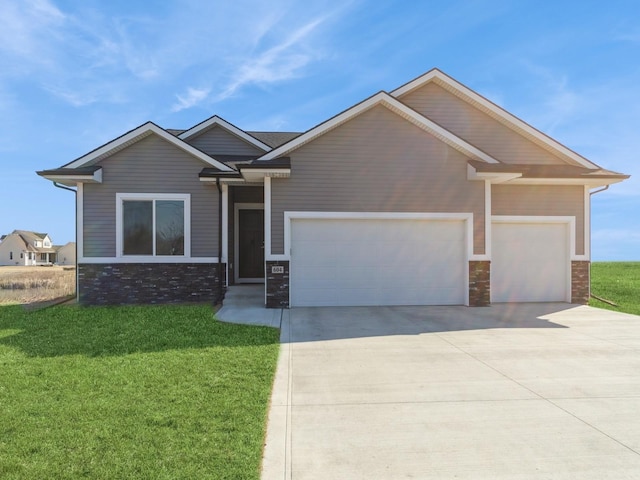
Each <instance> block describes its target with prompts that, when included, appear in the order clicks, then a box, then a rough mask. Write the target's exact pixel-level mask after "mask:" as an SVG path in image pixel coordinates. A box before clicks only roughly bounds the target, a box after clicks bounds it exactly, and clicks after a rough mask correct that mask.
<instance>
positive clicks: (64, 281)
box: [0, 266, 76, 305]
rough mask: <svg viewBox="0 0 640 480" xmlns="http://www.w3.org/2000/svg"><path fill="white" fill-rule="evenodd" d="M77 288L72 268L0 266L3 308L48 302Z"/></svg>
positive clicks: (0, 293) (1, 303)
mask: <svg viewBox="0 0 640 480" xmlns="http://www.w3.org/2000/svg"><path fill="white" fill-rule="evenodd" d="M75 289H76V271H75V268H73V267H61V266H53V267H0V305H11V304H23V305H25V304H32V303H39V302H47V301H51V300H54V299H57V298H61V297H65V296H69V295H73V294H74V293H75Z"/></svg>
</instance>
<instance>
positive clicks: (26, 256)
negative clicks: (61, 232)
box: [0, 230, 56, 266]
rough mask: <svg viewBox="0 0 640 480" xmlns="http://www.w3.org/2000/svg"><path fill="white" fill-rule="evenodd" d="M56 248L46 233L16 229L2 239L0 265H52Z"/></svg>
mask: <svg viewBox="0 0 640 480" xmlns="http://www.w3.org/2000/svg"><path fill="white" fill-rule="evenodd" d="M55 261H56V249H55V248H54V246H53V243H52V242H51V238H49V235H47V234H46V233H37V232H31V231H28V230H14V231H13V232H11V233H10V234H8V235H3V236H2V238H1V239H0V265H22V266H28V265H51V264H53V263H54V262H55Z"/></svg>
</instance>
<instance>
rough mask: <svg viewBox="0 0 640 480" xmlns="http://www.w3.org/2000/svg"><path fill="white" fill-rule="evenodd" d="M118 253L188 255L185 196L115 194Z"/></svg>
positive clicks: (186, 202)
mask: <svg viewBox="0 0 640 480" xmlns="http://www.w3.org/2000/svg"><path fill="white" fill-rule="evenodd" d="M117 197H118V198H117V202H118V203H117V206H118V208H117V210H118V212H117V215H118V224H117V227H118V228H116V230H117V235H118V245H119V248H118V251H119V253H120V255H124V256H171V255H178V256H188V252H187V251H185V246H187V245H188V241H189V238H188V237H189V235H188V233H189V226H188V222H187V219H188V213H189V195H182V194H157V195H154V194H118V195H117Z"/></svg>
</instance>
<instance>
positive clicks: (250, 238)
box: [237, 208, 264, 282]
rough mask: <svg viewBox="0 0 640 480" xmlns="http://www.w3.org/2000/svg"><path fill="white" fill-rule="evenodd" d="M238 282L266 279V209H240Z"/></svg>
mask: <svg viewBox="0 0 640 480" xmlns="http://www.w3.org/2000/svg"><path fill="white" fill-rule="evenodd" d="M237 245H238V264H237V281H238V282H263V281H264V210H262V209H244V208H243V209H240V210H238V244H237Z"/></svg>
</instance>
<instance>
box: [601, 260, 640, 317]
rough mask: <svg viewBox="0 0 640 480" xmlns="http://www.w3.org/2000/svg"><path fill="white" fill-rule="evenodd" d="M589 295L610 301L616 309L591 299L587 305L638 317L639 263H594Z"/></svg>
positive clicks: (639, 308) (639, 304) (639, 296)
mask: <svg viewBox="0 0 640 480" xmlns="http://www.w3.org/2000/svg"><path fill="white" fill-rule="evenodd" d="M591 293H593V294H594V295H597V296H598V297H602V298H605V299H607V300H611V301H612V302H614V303H616V304H618V307H613V306H611V305H607V304H606V303H603V302H599V301H598V300H596V299H593V298H592V299H591V301H590V302H589V305H591V306H593V307H600V308H607V309H610V310H615V311H618V312H627V313H634V314H636V315H640V262H594V263H592V264H591Z"/></svg>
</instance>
